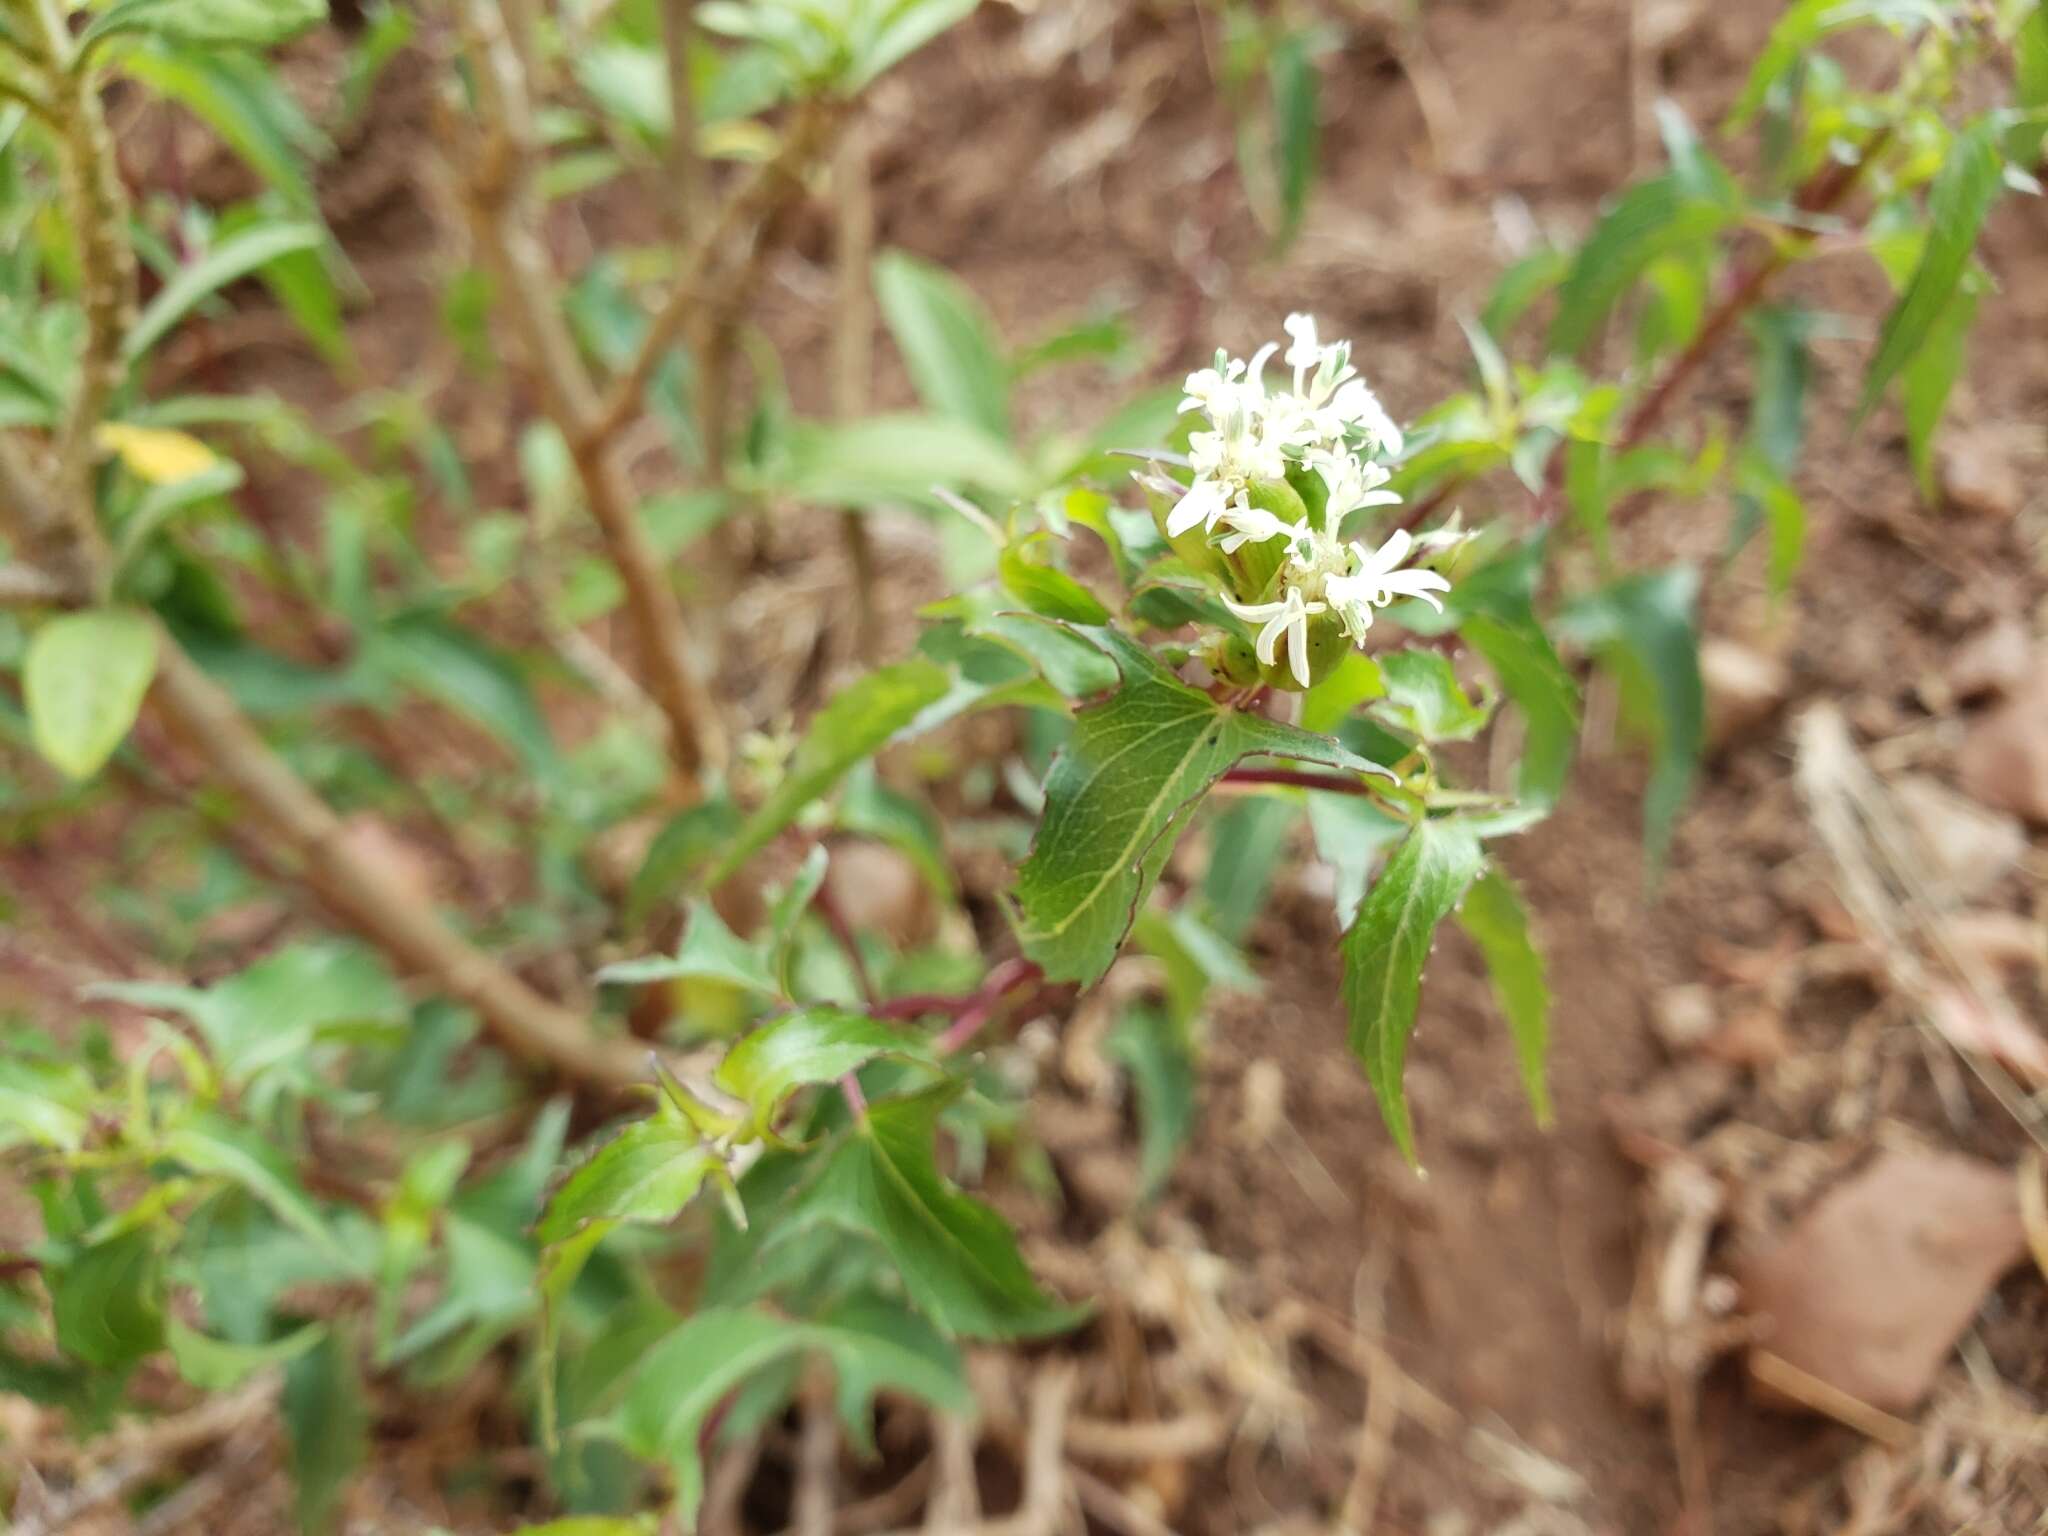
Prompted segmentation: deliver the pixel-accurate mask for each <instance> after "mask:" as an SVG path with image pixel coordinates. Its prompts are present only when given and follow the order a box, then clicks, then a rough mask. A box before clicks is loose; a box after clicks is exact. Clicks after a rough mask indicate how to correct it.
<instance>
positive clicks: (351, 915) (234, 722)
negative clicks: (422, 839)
mask: <svg viewBox="0 0 2048 1536" xmlns="http://www.w3.org/2000/svg"><path fill="white" fill-rule="evenodd" d="M158 645H159V650H160V655H159V661H158V666H157V685H156V689H155V693H154V697H155V699H156V702H157V704H158V706H159V707H160V708H161V709H162V710H163V711H164V713H165V715H166V716H167V717H168V718H169V719H170V721H171V722H172V723H173V724H174V725H175V726H176V727H177V729H178V731H179V733H180V734H181V735H182V736H183V737H184V738H185V740H186V742H187V744H188V745H189V746H190V747H191V749H192V750H193V751H194V752H196V753H197V754H198V755H199V757H200V758H201V760H202V761H204V762H205V763H206V765H207V767H208V768H209V769H211V770H212V772H213V773H214V775H215V776H216V777H218V778H219V779H220V780H221V782H222V783H224V784H226V785H227V786H228V787H229V788H230V789H232V790H233V791H234V792H235V793H236V794H237V795H238V796H240V797H241V798H242V799H243V800H244V801H245V802H246V803H247V804H248V806H249V808H250V809H251V811H253V812H254V814H255V815H256V816H257V817H258V818H259V819H260V820H261V821H262V822H263V823H264V824H265V826H266V829H267V830H268V831H269V832H270V833H271V834H272V836H274V837H275V838H276V839H277V841H278V845H279V847H278V850H277V851H286V852H289V853H290V854H291V855H292V856H293V859H294V860H295V862H296V864H297V866H298V868H297V870H296V874H297V877H298V878H299V879H300V880H302V881H304V882H305V883H306V884H307V885H308V886H310V887H312V888H313V890H314V891H315V892H316V893H317V894H318V895H319V896H320V898H321V899H322V900H323V901H325V902H326V903H327V904H328V905H329V906H330V907H332V908H333V909H334V910H335V911H336V912H338V913H340V914H341V915H342V916H343V917H344V918H346V919H347V920H348V922H349V923H350V924H351V925H352V926H354V927H355V928H356V930H357V931H358V932H360V933H361V934H363V935H364V936H365V937H366V938H369V939H370V940H371V941H372V942H374V943H375V944H377V946H378V947H379V948H381V949H383V950H384V951H385V952H386V953H387V954H389V955H391V956H392V957H393V958H394V959H396V960H398V961H399V962H400V963H401V964H402V965H403V966H404V967H405V968H406V969H408V970H412V971H417V972H419V973H420V974H422V975H425V976H427V977H429V978H431V979H432V981H433V982H434V984H435V985H436V986H437V987H438V988H439V989H440V990H442V991H444V992H446V993H447V994H448V995H449V996H451V997H453V998H455V999H457V1000H458V1001H460V1002H465V1003H468V1004H469V1005H470V1006H471V1007H473V1008H475V1009H476V1011H477V1013H478V1014H479V1015H480V1016H481V1017H482V1018H483V1020H484V1022H485V1023H486V1024H487V1025H488V1026H489V1027H490V1028H491V1029H492V1031H493V1032H494V1033H495V1034H496V1035H497V1036H498V1037H499V1039H500V1040H501V1041H502V1042H503V1043H504V1045H505V1046H506V1048H507V1049H508V1050H510V1051H511V1052H512V1054H514V1055H515V1056H518V1057H520V1058H522V1059H524V1060H527V1061H529V1062H536V1063H546V1064H548V1065H550V1066H553V1067H555V1068H557V1069H559V1070H560V1071H561V1072H562V1073H563V1074H564V1075H566V1076H568V1077H571V1078H574V1079H579V1080H581V1081H585V1082H592V1083H600V1084H604V1085H607V1086H613V1087H623V1086H625V1085H626V1084H629V1083H637V1082H641V1081H644V1080H645V1077H646V1072H645V1070H644V1065H643V1064H644V1060H645V1055H646V1052H645V1049H644V1048H643V1047H642V1046H640V1045H639V1044H637V1043H635V1042H633V1041H630V1040H626V1039H623V1038H621V1039H611V1038H608V1037H602V1036H598V1035H594V1034H592V1033H591V1032H590V1030H589V1028H588V1027H587V1025H586V1024H585V1022H584V1020H583V1017H582V1016H581V1015H580V1014H578V1013H575V1012H572V1011H571V1010H569V1009H567V1008H564V1007H562V1006H560V1005H559V1004H556V1003H551V1002H549V1001H548V1000H547V999H545V998H543V997H541V996H540V994H538V993H537V992H534V991H533V990H532V989H531V988H529V987H528V986H527V985H526V984H525V983H524V982H522V981H520V980H519V979H518V978H517V977H515V976H514V975H512V973H511V972H509V971H507V970H505V969H504V968H503V967H502V966H500V965H498V964H497V962H495V961H493V960H492V959H490V958H489V957H488V956H486V955H485V954H484V953H483V952H482V951H480V950H478V949H476V948H474V947H473V946H472V945H471V944H470V943H469V942H468V941H467V940H465V939H464V938H462V937H461V936H460V935H459V934H457V933H456V932H455V931H454V930H453V929H452V928H450V927H449V926H448V925H447V924H446V923H445V922H443V921H442V919H441V918H440V916H439V914H437V913H436V912H434V911H433V910H432V909H431V908H430V907H428V906H426V905H425V904H424V903H422V902H420V901H419V900H418V898H417V897H415V896H414V895H413V894H412V893H411V892H410V891H408V890H406V889H405V888H404V887H403V886H402V885H401V884H399V882H397V881H396V880H394V879H393V878H392V876H391V875H390V874H388V873H387V872H386V871H385V870H384V869H383V868H382V867H381V866H380V865H377V864H375V863H373V862H371V861H369V860H367V859H365V858H363V857H362V855H361V854H359V853H358V852H357V851H356V850H355V849H354V847H353V846H352V845H351V843H350V841H349V839H348V835H347V829H346V827H345V826H344V825H343V823H342V821H341V818H340V817H338V816H336V815H335V813H334V812H333V811H332V810H331V809H329V807H328V806H327V804H326V802H324V801H323V800H321V799H320V797H319V796H318V795H316V794H314V793H313V791H312V790H311V789H309V788H308V787H307V786H306V784H305V782H304V781H303V780H302V779H300V778H299V777H298V775H296V774H295V773H293V772H292V770H291V769H290V768H289V767H288V766H287V765H286V764H285V762H284V760H283V759H282V758H280V757H279V756H278V755H277V754H276V753H275V752H273V751H272V750H271V748H270V746H269V744H268V743H266V742H265V741H264V740H263V738H262V737H261V736H260V735H258V734H257V732H256V729H255V727H254V726H253V725H251V724H250V723H249V719H248V717H247V716H246V715H244V714H243V713H242V711H241V708H240V707H239V706H238V705H237V704H236V703H235V702H234V700H233V699H232V698H230V697H229V696H228V694H227V692H226V690H224V689H223V688H221V686H220V685H219V684H218V683H216V682H214V681H213V679H212V678H210V677H208V676H207V675H206V673H205V672H203V671H202V670H200V668H199V667H198V666H197V665H196V664H195V663H194V662H193V661H192V659H191V658H190V657H189V656H187V655H186V654H185V653H184V651H183V650H182V649H181V648H180V647H179V645H178V643H177V642H176V641H175V640H174V639H172V638H171V636H170V634H169V633H168V632H164V633H162V634H161V635H160V637H159V640H158Z"/></svg>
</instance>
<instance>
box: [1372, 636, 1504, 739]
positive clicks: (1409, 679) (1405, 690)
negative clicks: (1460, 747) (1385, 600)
mask: <svg viewBox="0 0 2048 1536" xmlns="http://www.w3.org/2000/svg"><path fill="white" fill-rule="evenodd" d="M1377 659H1378V661H1379V665H1380V672H1381V675H1382V676H1383V677H1384V678H1385V679H1386V687H1387V695H1386V699H1385V701H1384V702H1383V703H1380V704H1377V705H1375V706H1374V713H1376V714H1378V715H1379V716H1381V718H1383V719H1385V720H1387V721H1388V722H1389V723H1390V724H1392V725H1396V726H1398V727H1400V728H1401V729H1402V730H1405V731H1409V732H1412V733H1413V734H1414V735H1416V736H1419V737H1421V738H1422V739H1423V740H1424V741H1430V742H1436V741H1470V740H1471V739H1472V738H1473V737H1474V736H1477V735H1478V734H1479V733H1480V732H1481V731H1483V730H1485V729H1486V722H1487V721H1488V720H1489V719H1490V718H1491V717H1492V715H1493V711H1492V709H1490V708H1489V707H1487V706H1486V705H1484V704H1474V703H1473V702H1472V701H1471V700H1470V699H1469V698H1467V697H1466V696H1465V690H1464V689H1463V688H1461V687H1459V686H1458V674H1457V673H1456V672H1455V671H1454V670H1452V667H1451V663H1450V658H1449V657H1447V656H1444V655H1442V654H1441V653H1439V652H1436V651H1421V650H1406V651H1389V652H1387V653H1386V654H1384V655H1382V656H1380V657H1378V658H1377Z"/></svg>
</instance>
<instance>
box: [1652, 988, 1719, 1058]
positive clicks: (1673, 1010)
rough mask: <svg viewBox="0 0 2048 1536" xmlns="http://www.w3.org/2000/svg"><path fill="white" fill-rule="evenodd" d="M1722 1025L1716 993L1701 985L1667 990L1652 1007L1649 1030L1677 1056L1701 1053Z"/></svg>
mask: <svg viewBox="0 0 2048 1536" xmlns="http://www.w3.org/2000/svg"><path fill="white" fill-rule="evenodd" d="M1719 1023H1720V1018H1719V1015H1718V1011H1717V1010H1716V1009H1715V1007H1714V989H1713V988H1712V987H1706V986H1701V985H1700V984H1699V983H1698V982H1688V983H1687V984H1686V985H1684V986H1680V987H1666V988H1665V989H1664V990H1663V991H1662V992H1659V993H1658V994H1657V996H1656V998H1655V1000H1654V1001H1653V1002H1652V1003H1651V1004H1650V1028H1651V1029H1652V1030H1654V1031H1655V1032H1656V1036H1657V1038H1658V1039H1659V1040H1661V1041H1662V1042H1663V1043H1664V1049H1665V1050H1667V1051H1669V1052H1671V1054H1672V1055H1674V1056H1683V1055H1686V1054H1687V1053H1688V1052H1691V1051H1696V1050H1698V1049H1699V1048H1700V1047H1701V1046H1702V1045H1704V1044H1705V1043H1706V1042H1707V1041H1708V1040H1709V1039H1710V1038H1712V1036H1713V1033H1714V1028H1715V1026H1716V1025H1717V1024H1719Z"/></svg>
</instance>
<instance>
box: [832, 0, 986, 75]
mask: <svg viewBox="0 0 2048 1536" xmlns="http://www.w3.org/2000/svg"><path fill="white" fill-rule="evenodd" d="M980 3H981V0H893V3H891V4H889V5H885V6H882V7H880V8H879V11H880V14H879V15H877V16H874V17H873V19H872V20H870V21H868V22H867V26H868V27H869V28H871V29H872V30H869V31H868V32H867V35H866V36H865V37H864V38H863V39H862V40H861V42H860V45H859V47H858V48H857V49H856V50H855V54H854V56H855V58H856V59H857V60H858V61H859V62H858V64H857V65H856V67H855V69H854V70H853V73H852V74H851V75H850V76H849V77H848V79H847V86H848V88H849V89H852V90H856V91H858V90H862V89H865V88H866V87H867V86H868V85H869V84H870V83H871V82H872V81H873V80H874V79H875V77H876V76H878V75H880V74H881V73H882V72H883V71H885V70H887V69H891V68H893V67H894V66H895V65H896V64H898V63H900V62H901V61H902V60H904V59H906V58H908V57H909V56H910V55H911V54H913V53H915V52H916V51H917V50H918V49H920V48H922V47H923V46H924V45H925V44H926V43H928V42H930V41H931V40H932V39H933V38H935V37H937V36H938V35H939V34H940V33H942V32H944V31H946V30H947V29H948V28H950V27H953V26H955V25H957V24H958V23H960V22H962V21H965V20H966V19H967V18H968V17H969V16H971V15H972V14H974V8H975V6H977V5H978V4H980Z"/></svg>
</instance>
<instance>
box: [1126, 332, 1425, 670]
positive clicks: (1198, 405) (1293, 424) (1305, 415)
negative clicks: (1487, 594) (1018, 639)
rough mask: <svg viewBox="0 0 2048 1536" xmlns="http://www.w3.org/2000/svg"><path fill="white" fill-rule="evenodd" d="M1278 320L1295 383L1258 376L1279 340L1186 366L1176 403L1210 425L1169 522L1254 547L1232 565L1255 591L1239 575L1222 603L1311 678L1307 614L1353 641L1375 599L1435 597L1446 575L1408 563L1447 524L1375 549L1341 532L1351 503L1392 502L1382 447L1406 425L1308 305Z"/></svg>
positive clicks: (1193, 450)
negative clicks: (1247, 353)
mask: <svg viewBox="0 0 2048 1536" xmlns="http://www.w3.org/2000/svg"><path fill="white" fill-rule="evenodd" d="M1286 328H1287V335H1288V337H1289V340H1290V342H1291V345H1290V346H1289V347H1288V349H1287V352H1286V356H1285V358H1284V361H1285V362H1286V364H1287V366H1289V367H1290V368H1292V369H1293V370H1294V387H1293V388H1292V389H1291V390H1268V388H1267V387H1266V382H1265V369H1266V364H1267V362H1268V360H1269V359H1270V358H1271V357H1272V355H1273V353H1274V352H1276V351H1278V350H1279V349H1278V347H1277V346H1275V345H1272V344H1269V345H1267V346H1265V347H1263V348H1261V349H1260V350H1259V352H1258V353H1257V354H1256V355H1255V356H1254V357H1253V358H1252V360H1251V361H1250V362H1249V363H1246V362H1243V361H1241V360H1239V359H1235V358H1231V357H1228V356H1226V355H1224V354H1223V353H1221V352H1219V353H1218V354H1217V356H1216V366H1215V367H1213V368H1204V369H1202V370H1201V371H1200V372H1198V373H1193V374H1190V375H1189V376H1188V381H1187V399H1185V400H1184V401H1182V402H1181V409H1182V410H1183V411H1200V412H1202V413H1203V415H1205V416H1206V417H1207V418H1208V420H1209V429H1208V430H1207V431H1202V432H1197V433H1195V434H1194V435H1193V437H1192V438H1191V439H1190V440H1189V443H1188V462H1189V464H1190V466H1191V467H1192V468H1193V470H1194V480H1193V483H1192V484H1190V485H1188V486H1187V487H1185V489H1182V488H1179V487H1175V489H1176V491H1177V493H1178V499H1177V500H1176V501H1175V503H1174V505H1173V508H1172V510H1171V512H1169V513H1168V514H1167V517H1166V534H1167V536H1168V537H1169V538H1173V539H1178V538H1180V537H1181V536H1182V535H1184V534H1188V533H1191V532H1193V531H1194V530H1195V529H1197V528H1200V529H1202V530H1203V531H1204V532H1205V533H1206V534H1207V536H1208V541H1209V543H1210V544H1212V545H1213V546H1214V547H1215V548H1216V549H1217V550H1219V551H1220V552H1221V553H1222V554H1223V555H1225V556H1229V557H1239V556H1241V555H1242V554H1243V553H1244V552H1246V551H1248V550H1249V549H1251V548H1253V547H1256V548H1257V549H1258V552H1259V553H1258V556H1256V557H1252V558H1239V559H1236V560H1235V561H1234V563H1233V566H1232V570H1233V573H1234V574H1235V575H1236V576H1238V577H1239V578H1240V579H1242V578H1244V577H1246V576H1248V575H1255V576H1256V582H1255V586H1256V590H1243V589H1242V581H1241V584H1240V590H1239V591H1238V592H1237V593H1236V594H1235V596H1226V597H1225V598H1224V602H1225V604H1226V605H1227V606H1228V607H1229V608H1230V611H1231V612H1232V613H1234V614H1236V615H1237V616H1238V617H1239V618H1241V619H1244V620H1246V621H1247V622H1249V623H1255V624H1258V625H1260V626H1261V627H1260V629H1259V632H1258V640H1257V644H1256V646H1255V650H1256V653H1257V655H1258V659H1259V662H1260V664H1261V665H1262V666H1265V667H1275V666H1277V665H1278V660H1277V658H1278V648H1279V644H1280V642H1281V641H1282V640H1283V639H1284V640H1285V641H1286V642H1287V666H1288V670H1289V671H1290V672H1291V673H1292V675H1293V678H1294V681H1295V682H1296V683H1297V684H1298V685H1299V686H1301V687H1303V688H1306V687H1307V686H1308V685H1309V681H1310V670H1309V665H1310V664H1309V631H1310V627H1311V624H1312V623H1313V622H1314V621H1316V620H1319V619H1325V616H1327V619H1325V622H1326V624H1328V623H1334V625H1336V626H1337V627H1339V628H1341V630H1342V632H1343V634H1344V636H1345V637H1346V638H1347V639H1348V640H1349V641H1350V642H1351V643H1352V644H1359V643H1362V642H1363V640H1364V638H1365V634H1366V631H1367V630H1368V629H1370V628H1371V627H1372V621H1373V612H1374V610H1375V609H1378V608H1384V607H1385V606H1386V605H1387V604H1389V603H1391V602H1393V601H1394V600H1395V599H1396V598H1401V597H1415V598H1420V599H1421V600H1423V601H1424V602H1427V603H1430V604H1432V605H1434V606H1436V607H1437V608H1439V609H1440V608H1441V607H1442V606H1443V605H1442V603H1441V602H1439V601H1438V599H1437V596H1436V594H1437V593H1439V592H1447V591H1449V590H1450V583H1449V582H1448V581H1446V580H1445V579H1444V578H1443V577H1442V576H1440V575H1438V574H1437V573H1436V572H1434V571H1426V570H1404V569H1402V566H1403V564H1404V562H1405V561H1406V560H1407V559H1408V557H1409V556H1410V555H1411V554H1412V553H1414V552H1416V551H1417V550H1418V549H1421V548H1427V547H1429V546H1431V545H1433V544H1436V543H1438V542H1442V541H1443V536H1441V535H1430V536H1425V538H1423V539H1421V540H1417V539H1416V538H1414V537H1413V536H1412V535H1410V534H1408V533H1407V532H1405V531H1398V530H1397V531H1396V532H1395V533H1394V534H1393V535H1392V537H1390V538H1388V539H1387V540H1386V541H1385V542H1384V543H1383V544H1381V545H1380V546H1379V547H1378V548H1377V549H1368V548H1367V547H1366V546H1365V545H1362V544H1356V543H1347V542H1346V541H1345V540H1344V539H1343V538H1342V537H1341V533H1342V529H1343V527H1344V520H1345V519H1346V518H1347V517H1349V516H1350V515H1351V514H1352V513H1354V512H1358V511H1362V510H1364V509H1366V508H1369V507H1386V506H1394V505H1397V504H1398V503H1399V502H1400V500H1401V498H1400V497H1399V496H1397V495H1396V494H1395V493H1394V492H1392V491H1390V490H1388V489H1387V488H1386V486H1387V481H1388V480H1389V478H1390V476H1389V474H1388V471H1387V469H1386V466H1385V465H1384V464H1383V463H1381V462H1380V458H1381V456H1383V455H1386V456H1398V455H1399V454H1400V452H1401V446H1402V444H1401V431H1400V428H1398V427H1396V426H1395V425H1394V422H1393V420H1392V418H1390V417H1389V416H1388V415H1387V413H1386V411H1385V410H1384V409H1383V408H1382V407H1381V405H1380V403H1379V401H1378V400H1377V399H1376V398H1375V397H1374V395H1373V392H1372V391H1371V390H1370V389H1368V388H1367V387H1366V385H1365V381H1364V380H1363V379H1361V378H1360V377H1359V376H1358V370H1357V369H1356V368H1354V367H1352V365H1351V345H1350V343H1349V342H1342V341H1340V342H1334V343H1332V344H1330V345H1328V346H1325V345H1323V344H1322V343H1321V342H1320V341H1319V339H1318V338H1317V335H1316V324H1315V321H1314V320H1313V319H1312V318H1311V317H1309V316H1308V315H1289V316H1288V317H1287V323H1286ZM1301 488H1305V489H1306V492H1307V493H1308V494H1304V490H1303V489H1301ZM1452 537H1455V536H1454V535H1453V536H1452ZM1276 540H1278V541H1280V547H1279V550H1278V551H1277V558H1275V555H1276V551H1274V550H1273V549H1272V548H1271V547H1270V546H1272V545H1273V544H1274V541H1276Z"/></svg>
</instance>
